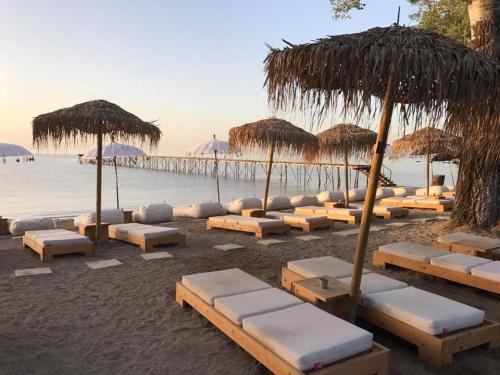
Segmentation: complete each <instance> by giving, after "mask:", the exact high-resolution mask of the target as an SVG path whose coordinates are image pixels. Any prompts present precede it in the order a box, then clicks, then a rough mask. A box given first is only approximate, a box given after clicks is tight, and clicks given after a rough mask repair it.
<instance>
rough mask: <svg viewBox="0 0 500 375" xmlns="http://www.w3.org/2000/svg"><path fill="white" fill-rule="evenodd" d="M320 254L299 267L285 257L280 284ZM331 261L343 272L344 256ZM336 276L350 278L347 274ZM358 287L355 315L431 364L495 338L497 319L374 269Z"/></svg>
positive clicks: (308, 268) (305, 274) (310, 268)
mask: <svg viewBox="0 0 500 375" xmlns="http://www.w3.org/2000/svg"><path fill="white" fill-rule="evenodd" d="M422 256H423V257H426V256H428V254H422ZM324 258H326V257H320V258H312V259H309V262H305V260H303V261H302V267H301V268H300V269H299V268H297V267H296V264H295V265H294V264H291V263H292V262H288V265H287V267H284V268H283V269H282V286H283V287H284V288H286V289H288V290H293V289H294V287H293V283H294V282H296V281H300V280H303V279H307V278H309V277H311V275H316V274H317V271H318V269H317V263H316V262H314V261H313V260H314V259H317V260H318V262H319V263H324V262H325V259H324ZM331 258H333V257H331ZM333 259H335V258H333ZM335 264H339V266H338V270H330V271H329V273H330V274H338V273H343V270H344V267H345V265H344V264H343V261H341V262H338V263H336V262H334V261H330V265H331V266H332V267H335ZM351 267H352V265H351ZM338 280H339V281H341V282H344V283H346V284H350V282H351V278H350V277H345V278H340V279H338ZM360 290H361V298H360V305H359V306H358V316H359V317H360V318H362V319H363V320H366V321H368V322H370V323H372V324H374V325H376V326H378V327H380V328H382V329H385V330H386V331H389V332H391V333H393V334H394V335H396V336H399V337H401V338H403V339H405V340H407V341H409V342H411V343H413V344H414V345H416V346H417V347H418V355H419V358H421V359H423V360H425V361H427V362H429V363H431V364H434V365H437V366H440V365H442V364H445V363H450V362H451V361H452V357H453V354H454V353H456V352H459V351H462V350H466V349H469V348H472V347H476V346H479V345H483V344H487V345H489V346H491V347H496V346H498V345H499V344H500V342H499V341H500V324H498V323H495V322H491V321H488V320H484V312H483V311H481V310H478V309H475V308H473V307H470V306H467V305H464V304H461V303H458V302H455V301H453V300H450V299H447V298H444V297H441V296H438V295H435V294H432V293H428V292H425V291H423V290H420V289H416V288H413V287H409V286H408V285H407V284H406V283H403V282H401V281H398V280H394V279H391V278H389V277H386V276H383V275H378V274H376V273H367V274H363V277H362V279H361V287H360Z"/></svg>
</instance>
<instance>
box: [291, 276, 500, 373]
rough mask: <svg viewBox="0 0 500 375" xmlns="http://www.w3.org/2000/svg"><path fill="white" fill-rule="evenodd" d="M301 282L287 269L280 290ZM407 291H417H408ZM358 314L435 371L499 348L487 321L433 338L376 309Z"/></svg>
mask: <svg viewBox="0 0 500 375" xmlns="http://www.w3.org/2000/svg"><path fill="white" fill-rule="evenodd" d="M372 275H373V274H372ZM377 275H378V274H377ZM366 276H367V275H364V276H363V277H366ZM304 279H305V277H304V276H302V275H300V274H298V273H296V272H294V271H292V270H290V269H289V268H288V267H284V268H283V269H282V287H283V288H285V289H287V290H290V291H291V290H293V283H294V282H296V281H299V280H304ZM402 289H405V288H402ZM410 289H416V288H411V287H410ZM424 293H427V292H424ZM429 294H431V293H429ZM357 312H358V317H359V318H360V319H362V320H363V321H366V322H368V323H370V324H373V325H374V326H376V327H379V328H382V329H384V330H386V331H387V332H390V333H392V334H393V335H395V336H398V337H401V338H402V339H404V340H406V341H408V342H410V343H412V344H413V345H415V346H416V347H417V349H418V357H419V358H420V359H421V360H423V361H425V362H428V363H430V364H432V365H434V366H437V367H439V366H442V365H444V364H449V363H452V360H453V354H455V353H458V352H461V351H464V350H467V349H471V348H474V347H478V346H485V347H488V348H496V347H498V346H500V324H499V323H496V322H493V321H490V320H487V319H484V320H483V322H482V324H479V325H476V326H472V327H468V328H465V329H460V330H456V331H453V332H450V333H443V334H439V335H432V334H430V333H428V332H425V331H423V330H421V329H419V328H416V327H414V326H412V325H410V324H407V323H405V322H404V321H402V320H399V319H396V318H394V317H392V316H389V315H387V314H386V313H384V312H383V311H381V310H379V309H376V308H372V307H368V306H364V305H363V304H359V305H358V310H357Z"/></svg>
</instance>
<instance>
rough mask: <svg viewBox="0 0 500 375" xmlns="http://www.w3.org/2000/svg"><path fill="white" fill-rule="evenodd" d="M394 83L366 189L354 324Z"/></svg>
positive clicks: (355, 268) (353, 292)
mask: <svg viewBox="0 0 500 375" xmlns="http://www.w3.org/2000/svg"><path fill="white" fill-rule="evenodd" d="M393 81H394V78H393V75H392V74H391V76H390V77H389V82H388V83H387V88H386V91H385V96H384V102H383V107H382V114H381V116H380V123H379V129H378V134H377V142H376V143H375V147H374V152H373V157H372V163H371V167H370V176H369V177H368V188H367V189H366V196H365V204H364V206H363V215H362V217H361V226H360V228H359V235H358V240H357V242H356V255H355V257H354V266H353V272H352V280H351V289H350V293H349V294H350V298H351V301H350V302H351V303H350V309H349V315H348V317H349V320H350V321H351V322H354V321H355V319H356V313H357V304H358V295H359V287H360V285H361V277H362V275H363V264H364V261H365V254H366V245H367V242H368V235H369V230H370V222H371V218H372V212H373V206H374V205H375V195H376V193H377V187H378V179H379V175H380V169H381V168H382V161H383V159H384V151H385V147H386V146H387V137H388V134H389V127H390V125H391V117H392V110H393V109H394V102H393V100H392V90H393Z"/></svg>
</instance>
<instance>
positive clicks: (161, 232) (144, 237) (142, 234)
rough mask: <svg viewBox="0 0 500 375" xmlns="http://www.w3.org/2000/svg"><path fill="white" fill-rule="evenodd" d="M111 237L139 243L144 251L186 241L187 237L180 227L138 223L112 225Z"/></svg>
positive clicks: (110, 227) (182, 243)
mask: <svg viewBox="0 0 500 375" xmlns="http://www.w3.org/2000/svg"><path fill="white" fill-rule="evenodd" d="M109 237H110V238H112V239H115V240H119V241H124V242H129V243H133V244H135V245H138V246H139V247H140V248H141V251H143V252H147V251H151V250H152V248H153V247H154V246H161V245H170V244H175V245H184V244H185V243H186V237H185V236H184V234H182V233H181V232H180V230H179V229H178V228H166V227H157V226H153V225H146V224H138V223H128V224H115V225H110V226H109Z"/></svg>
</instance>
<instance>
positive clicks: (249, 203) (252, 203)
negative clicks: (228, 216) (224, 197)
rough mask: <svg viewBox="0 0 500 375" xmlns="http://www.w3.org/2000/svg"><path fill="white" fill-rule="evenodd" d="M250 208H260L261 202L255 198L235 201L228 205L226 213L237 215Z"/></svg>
mask: <svg viewBox="0 0 500 375" xmlns="http://www.w3.org/2000/svg"><path fill="white" fill-rule="evenodd" d="M252 208H259V209H260V208H262V201H261V200H260V199H259V198H257V197H251V198H240V199H236V200H234V201H232V202H231V203H229V205H228V207H227V211H228V212H230V213H232V214H238V215H239V214H241V211H243V210H248V209H252Z"/></svg>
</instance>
